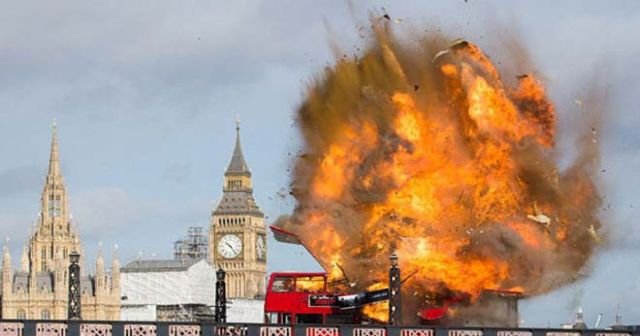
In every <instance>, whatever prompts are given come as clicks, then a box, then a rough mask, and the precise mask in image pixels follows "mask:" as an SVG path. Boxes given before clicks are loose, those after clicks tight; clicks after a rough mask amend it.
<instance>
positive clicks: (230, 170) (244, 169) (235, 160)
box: [225, 119, 251, 176]
mask: <svg viewBox="0 0 640 336" xmlns="http://www.w3.org/2000/svg"><path fill="white" fill-rule="evenodd" d="M225 175H243V176H251V172H250V171H249V167H248V166H247V163H246V161H245V160H244V155H242V146H240V120H239V119H237V120H236V146H235V148H234V149H233V156H232V157H231V162H229V166H228V167H227V171H226V172H225Z"/></svg>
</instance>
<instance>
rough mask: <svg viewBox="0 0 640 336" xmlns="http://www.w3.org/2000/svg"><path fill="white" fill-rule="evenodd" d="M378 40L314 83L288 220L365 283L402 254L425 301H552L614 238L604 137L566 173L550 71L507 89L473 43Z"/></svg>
mask: <svg viewBox="0 0 640 336" xmlns="http://www.w3.org/2000/svg"><path fill="white" fill-rule="evenodd" d="M374 30H375V38H374V39H373V41H372V42H371V44H370V46H369V47H368V48H367V49H366V51H365V52H364V54H362V55H357V56H354V57H353V58H344V57H343V58H340V59H339V60H338V61H337V63H336V64H335V65H334V66H332V67H330V68H327V69H326V70H325V72H324V73H323V74H322V76H319V77H318V78H317V79H316V80H315V81H314V82H313V83H312V84H311V86H310V87H309V90H308V93H307V95H306V98H305V101H304V103H303V104H302V105H301V107H300V108H299V110H298V113H297V116H298V117H297V124H298V126H299V129H300V133H301V136H302V139H303V144H304V145H303V150H302V151H303V155H301V156H300V157H299V158H298V159H297V161H296V162H295V171H294V173H293V176H292V195H293V196H294V197H295V199H296V201H297V206H296V208H295V210H294V213H293V214H292V215H291V216H290V217H289V219H288V221H286V223H281V224H282V225H285V226H286V229H288V230H290V231H292V232H294V233H296V234H297V235H298V237H299V238H300V239H301V240H302V242H303V243H304V244H305V245H306V246H307V247H308V248H309V249H310V250H311V251H312V253H313V254H314V255H315V256H316V257H317V258H318V259H319V261H320V263H321V264H322V265H323V266H324V268H325V269H326V270H327V271H328V272H329V274H330V276H332V277H334V278H337V277H340V276H343V274H342V272H341V271H338V269H344V270H345V271H346V273H348V276H349V278H350V280H351V281H353V282H354V284H356V287H358V289H366V288H369V287H371V286H374V287H375V286H379V284H380V283H386V281H387V276H388V275H387V271H388V257H389V255H391V254H392V253H393V252H396V253H397V254H398V256H399V259H400V267H401V269H402V270H403V272H404V274H409V273H412V274H414V275H413V276H412V277H411V278H409V279H407V281H406V283H405V284H404V285H403V286H404V287H403V291H405V293H414V295H413V296H412V297H415V298H416V299H415V300H413V303H414V304H415V303H416V301H420V299H419V298H423V297H424V293H432V292H437V291H440V290H448V291H449V290H450V291H456V292H461V293H465V294H468V295H469V296H470V297H471V298H475V297H477V296H478V295H479V294H480V293H481V291H482V290H484V289H505V290H506V289H513V288H518V289H519V290H523V291H524V292H525V293H526V294H528V295H536V294H541V293H544V292H547V291H549V290H552V289H554V288H557V287H559V286H562V285H564V284H567V283H568V282H570V281H573V279H575V278H576V276H577V274H579V272H580V270H581V269H582V268H583V267H584V266H585V264H586V263H587V261H588V260H589V257H590V256H591V255H592V253H593V251H594V249H595V248H596V246H597V243H598V241H599V236H598V235H599V230H600V222H599V221H598V219H597V216H596V215H597V209H598V207H599V204H600V197H599V194H598V191H597V188H596V184H595V182H594V180H593V171H594V169H595V168H597V167H595V163H596V162H597V160H596V159H597V157H595V156H597V154H593V153H597V148H595V149H596V150H594V148H593V147H595V146H597V141H592V142H588V144H587V145H585V146H589V148H577V149H576V155H575V157H577V159H576V161H575V162H574V163H573V164H571V165H569V166H568V168H564V169H561V167H560V166H559V165H558V162H557V161H558V156H559V155H560V153H558V151H557V149H556V147H555V146H556V142H557V139H556V137H557V131H556V108H555V107H554V104H553V103H552V102H551V101H550V100H549V98H548V96H547V93H546V90H545V87H544V85H543V83H542V82H541V81H540V80H539V79H538V78H536V76H535V75H534V74H532V73H530V74H519V75H518V76H515V75H513V74H510V75H509V77H508V78H507V77H505V78H507V79H506V80H504V79H503V77H502V76H503V74H501V72H500V70H499V69H498V68H497V67H496V66H495V65H494V64H493V62H492V61H491V59H490V58H489V57H488V56H487V55H486V54H485V53H484V52H483V51H482V50H481V49H480V48H479V47H478V46H476V45H475V44H473V43H471V42H468V41H462V40H458V41H456V42H454V43H453V44H450V45H447V44H446V43H445V41H446V40H447V38H446V37H442V36H428V37H425V38H423V39H420V40H419V41H418V42H415V41H409V42H407V41H406V40H403V39H400V38H398V37H397V36H395V35H394V34H392V33H391V31H390V29H389V27H388V26H382V25H375V26H374ZM589 155H591V157H588V156H589ZM594 233H595V234H594ZM596 238H598V239H596ZM411 301H412V300H404V301H403V302H407V304H410V303H408V302H411ZM417 303H418V304H419V303H420V302H417ZM367 310H368V311H370V315H372V316H376V317H378V316H381V315H383V314H382V313H381V312H380V307H370V308H367V309H366V310H365V312H366V311H367Z"/></svg>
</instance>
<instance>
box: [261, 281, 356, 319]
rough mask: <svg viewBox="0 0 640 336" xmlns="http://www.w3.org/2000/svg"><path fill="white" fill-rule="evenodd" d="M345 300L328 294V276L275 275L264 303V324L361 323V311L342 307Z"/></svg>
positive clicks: (333, 294)
mask: <svg viewBox="0 0 640 336" xmlns="http://www.w3.org/2000/svg"><path fill="white" fill-rule="evenodd" d="M343 297H344V296H341V295H338V294H337V293H329V291H328V289H327V274H326V273H298V272H277V273H272V274H271V275H270V276H269V283H268V287H267V295H266V297H265V304H264V312H265V323H270V324H325V323H328V324H337V323H347V324H351V323H359V322H360V321H359V316H360V309H359V308H357V307H354V308H352V309H345V307H342V306H344V305H345V304H344V299H343ZM341 305H342V306H341Z"/></svg>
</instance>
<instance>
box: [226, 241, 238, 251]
mask: <svg viewBox="0 0 640 336" xmlns="http://www.w3.org/2000/svg"><path fill="white" fill-rule="evenodd" d="M225 244H227V246H229V248H231V251H233V253H238V251H236V249H234V248H233V246H232V245H231V244H229V243H225Z"/></svg>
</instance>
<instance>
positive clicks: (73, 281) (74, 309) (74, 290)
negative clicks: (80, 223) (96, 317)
mask: <svg viewBox="0 0 640 336" xmlns="http://www.w3.org/2000/svg"><path fill="white" fill-rule="evenodd" d="M69 261H70V262H71V264H70V265H69V305H68V310H67V318H68V319H70V320H80V319H81V316H80V265H79V262H80V254H79V253H78V252H76V251H73V252H71V253H70V254H69Z"/></svg>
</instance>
